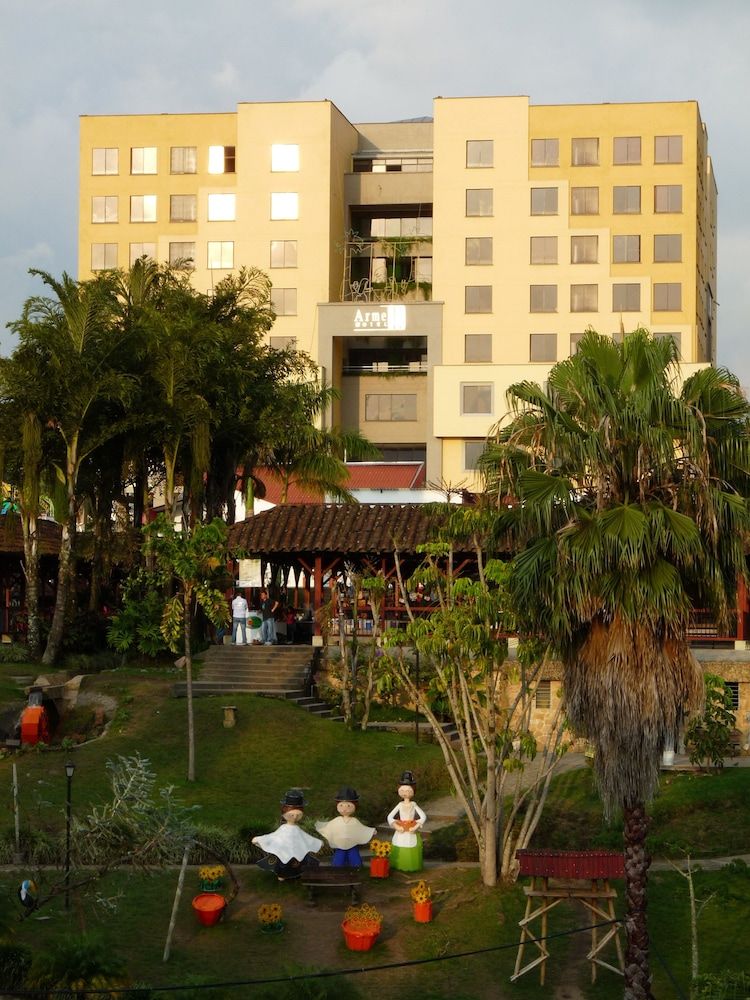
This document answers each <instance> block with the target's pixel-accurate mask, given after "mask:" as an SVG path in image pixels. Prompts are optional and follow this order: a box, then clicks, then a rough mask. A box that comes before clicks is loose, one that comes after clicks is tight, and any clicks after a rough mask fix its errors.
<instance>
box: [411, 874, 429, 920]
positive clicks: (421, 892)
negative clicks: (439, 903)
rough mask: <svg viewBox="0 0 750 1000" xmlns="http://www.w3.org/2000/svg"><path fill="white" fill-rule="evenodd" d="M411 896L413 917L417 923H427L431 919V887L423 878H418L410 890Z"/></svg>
mask: <svg viewBox="0 0 750 1000" xmlns="http://www.w3.org/2000/svg"><path fill="white" fill-rule="evenodd" d="M411 898H412V903H413V908H414V919H415V920H416V921H417V923H418V924H429V922H430V921H431V920H432V889H430V887H429V885H428V884H427V883H426V882H425V881H424V879H420V880H419V882H417V884H416V885H415V886H414V888H413V889H412V890H411Z"/></svg>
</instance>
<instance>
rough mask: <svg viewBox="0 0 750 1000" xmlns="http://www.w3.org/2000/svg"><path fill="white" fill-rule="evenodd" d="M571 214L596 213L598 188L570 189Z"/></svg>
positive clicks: (597, 210)
mask: <svg viewBox="0 0 750 1000" xmlns="http://www.w3.org/2000/svg"><path fill="white" fill-rule="evenodd" d="M570 214H571V215H598V214H599V188H598V187H574V188H571V189H570Z"/></svg>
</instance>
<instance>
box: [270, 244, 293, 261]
mask: <svg viewBox="0 0 750 1000" xmlns="http://www.w3.org/2000/svg"><path fill="white" fill-rule="evenodd" d="M296 266H297V241H296V240H271V267H296Z"/></svg>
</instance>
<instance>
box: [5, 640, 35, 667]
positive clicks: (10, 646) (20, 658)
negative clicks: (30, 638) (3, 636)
mask: <svg viewBox="0 0 750 1000" xmlns="http://www.w3.org/2000/svg"><path fill="white" fill-rule="evenodd" d="M28 662H29V651H28V649H27V648H26V646H24V645H23V644H22V643H20V642H11V643H2V644H0V663H24V664H25V663H28Z"/></svg>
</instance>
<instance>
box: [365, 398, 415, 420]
mask: <svg viewBox="0 0 750 1000" xmlns="http://www.w3.org/2000/svg"><path fill="white" fill-rule="evenodd" d="M416 419H417V395H416V393H411V392H409V393H368V394H366V395H365V420H369V421H373V422H375V421H386V422H391V421H396V420H398V421H401V420H416Z"/></svg>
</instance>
